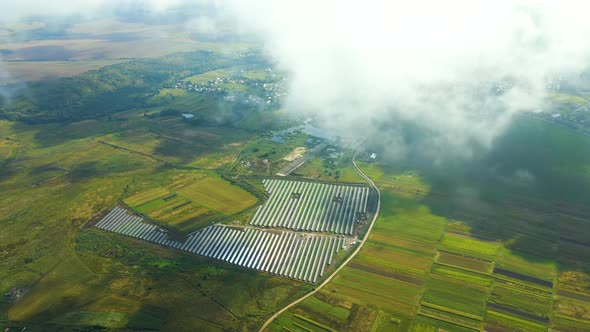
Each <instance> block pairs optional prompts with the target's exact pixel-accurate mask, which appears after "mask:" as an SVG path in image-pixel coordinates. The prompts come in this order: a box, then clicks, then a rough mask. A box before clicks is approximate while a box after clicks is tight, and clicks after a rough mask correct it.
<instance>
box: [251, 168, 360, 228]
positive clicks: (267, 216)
mask: <svg viewBox="0 0 590 332" xmlns="http://www.w3.org/2000/svg"><path fill="white" fill-rule="evenodd" d="M263 184H264V186H265V188H266V191H267V192H268V193H269V198H268V200H267V201H266V202H265V203H264V204H263V205H262V206H261V207H260V208H259V209H258V210H257V211H256V213H255V214H254V217H252V220H250V224H251V225H255V226H268V227H284V228H287V229H294V230H305V231H316V232H332V233H336V234H348V235H352V234H353V233H355V232H354V231H355V228H358V225H359V224H361V222H362V223H364V222H365V221H366V220H367V218H368V210H367V205H368V201H369V193H370V189H369V187H366V186H352V185H338V184H334V185H332V184H326V183H316V182H308V181H289V180H276V179H265V180H263Z"/></svg>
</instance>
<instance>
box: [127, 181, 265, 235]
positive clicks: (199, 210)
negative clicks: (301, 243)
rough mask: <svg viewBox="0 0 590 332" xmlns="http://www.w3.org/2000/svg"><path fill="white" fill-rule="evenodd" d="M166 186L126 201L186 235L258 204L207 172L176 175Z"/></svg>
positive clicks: (252, 198) (149, 190) (250, 196)
mask: <svg viewBox="0 0 590 332" xmlns="http://www.w3.org/2000/svg"><path fill="white" fill-rule="evenodd" d="M173 174H175V175H174V176H172V177H170V179H167V181H165V185H166V187H156V188H147V189H146V190H143V191H139V192H137V193H135V194H133V195H130V196H129V197H127V198H125V199H124V203H125V204H127V205H128V206H129V207H131V208H133V209H134V210H136V211H137V212H139V213H141V214H144V215H146V216H148V217H150V218H152V219H154V220H156V221H158V222H162V223H163V224H166V225H168V226H170V227H172V228H174V229H176V230H178V231H180V232H182V233H188V232H190V231H194V230H196V229H198V228H200V227H203V226H205V225H208V224H209V223H211V222H213V221H219V220H222V219H224V218H226V217H230V216H232V215H235V214H237V213H239V212H241V211H243V210H246V209H248V208H249V207H251V206H253V205H254V204H255V203H256V202H257V198H256V197H254V196H252V195H251V194H250V193H248V192H246V191H245V190H243V189H242V188H240V187H238V186H233V185H231V184H229V183H227V182H225V181H223V180H221V179H219V178H217V177H214V176H207V173H203V172H175V173H173Z"/></svg>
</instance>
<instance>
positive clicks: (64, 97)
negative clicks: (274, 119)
mask: <svg viewBox="0 0 590 332" xmlns="http://www.w3.org/2000/svg"><path fill="white" fill-rule="evenodd" d="M255 61H260V60H259V58H258V57H257V55H256V54H221V53H216V52H211V51H195V52H186V53H176V54H172V55H168V56H165V57H162V58H156V59H141V60H133V61H130V62H125V63H121V64H116V65H112V66H107V67H103V68H101V69H99V70H94V71H89V72H87V73H83V74H81V75H78V76H75V77H69V78H62V79H58V80H52V81H43V82H35V83H31V84H29V85H28V86H27V87H26V88H21V89H18V90H17V91H13V93H12V95H11V96H10V97H6V96H4V97H3V96H2V94H0V118H4V119H9V120H17V121H24V122H28V123H47V122H69V121H78V120H83V119H89V118H96V117H99V116H104V115H108V114H112V113H116V112H120V111H125V110H130V109H136V108H142V107H145V106H146V105H147V103H148V100H149V98H150V92H153V91H154V90H157V89H159V88H160V87H163V86H166V85H171V84H172V83H173V82H175V81H177V80H180V79H182V78H184V77H187V76H191V75H197V74H200V73H203V72H207V71H211V70H215V69H219V68H225V67H229V66H235V65H241V64H248V63H252V62H255ZM5 88H6V89H5V90H8V89H9V88H10V87H5Z"/></svg>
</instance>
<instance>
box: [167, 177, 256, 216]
mask: <svg viewBox="0 0 590 332" xmlns="http://www.w3.org/2000/svg"><path fill="white" fill-rule="evenodd" d="M177 191H178V193H179V194H181V195H183V196H185V197H187V198H190V199H191V200H193V201H194V202H198V203H199V204H201V205H203V206H206V207H208V208H210V209H213V210H216V211H219V212H221V213H223V214H225V215H230V214H234V213H237V212H240V211H242V210H244V209H246V208H249V207H250V206H252V205H254V204H255V203H256V197H254V196H252V195H251V194H249V193H248V192H247V191H245V190H243V189H242V188H240V187H237V186H233V185H231V184H229V183H227V182H225V181H223V180H221V179H216V178H211V177H209V178H205V179H202V180H200V181H197V182H195V183H192V184H190V185H187V186H185V187H182V188H178V189H177Z"/></svg>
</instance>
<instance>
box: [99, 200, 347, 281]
mask: <svg viewBox="0 0 590 332" xmlns="http://www.w3.org/2000/svg"><path fill="white" fill-rule="evenodd" d="M95 227H97V228H99V229H102V230H106V231H110V232H114V233H119V234H122V235H125V236H129V237H133V238H137V239H140V240H144V241H148V242H154V243H157V244H160V245H162V246H167V247H171V248H175V249H179V250H184V251H188V252H191V253H195V254H198V255H203V256H206V257H210V258H213V259H217V260H221V261H225V262H228V263H231V264H235V265H238V266H241V267H245V268H250V269H254V270H259V271H264V272H268V273H271V274H274V275H279V276H284V277H288V278H292V279H295V280H300V281H304V282H311V283H316V282H317V281H318V279H319V278H321V277H322V276H323V275H324V273H325V271H326V269H327V268H328V267H329V266H330V265H332V264H333V263H334V262H335V259H336V257H337V256H338V252H339V251H340V249H345V242H344V239H343V238H337V237H326V236H307V237H302V236H300V235H298V234H296V233H294V232H281V233H275V232H266V231H263V230H258V229H252V228H232V227H226V226H209V227H206V228H204V229H201V230H199V231H196V232H194V233H191V234H189V235H188V236H187V237H186V238H185V239H184V240H182V241H179V240H175V239H173V238H172V237H171V236H170V235H169V234H168V233H167V232H166V231H165V230H163V229H161V228H159V227H158V226H156V225H153V224H150V223H147V222H145V221H144V220H143V219H142V218H141V217H139V216H136V215H133V214H130V213H129V212H128V211H127V210H125V209H123V208H119V207H117V208H115V209H113V210H112V211H110V212H109V213H108V214H107V215H106V216H104V217H103V218H102V219H101V220H100V221H98V222H97V223H96V225H95Z"/></svg>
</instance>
